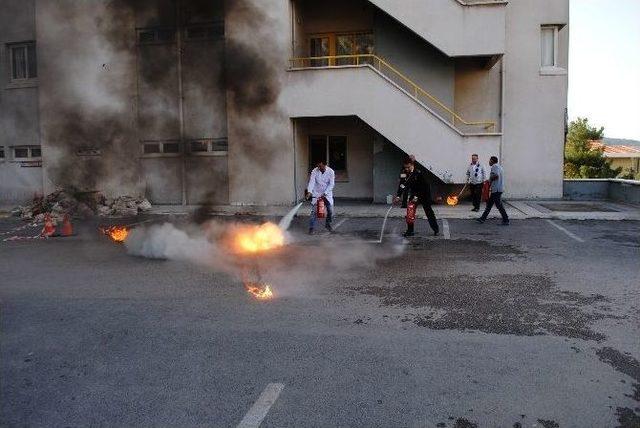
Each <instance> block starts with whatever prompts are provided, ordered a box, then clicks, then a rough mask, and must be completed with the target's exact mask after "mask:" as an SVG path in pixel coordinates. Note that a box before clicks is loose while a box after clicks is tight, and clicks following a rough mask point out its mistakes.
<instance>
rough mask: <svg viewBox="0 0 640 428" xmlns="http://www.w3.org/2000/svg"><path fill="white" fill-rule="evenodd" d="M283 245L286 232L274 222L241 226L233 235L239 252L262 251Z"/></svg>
mask: <svg viewBox="0 0 640 428" xmlns="http://www.w3.org/2000/svg"><path fill="white" fill-rule="evenodd" d="M283 245H284V234H283V233H282V230H281V229H280V228H279V227H278V226H277V225H275V224H273V223H264V224H261V225H259V226H257V225H250V226H239V227H238V229H237V230H236V233H235V235H234V236H233V247H234V249H235V250H236V252H238V253H249V254H255V253H261V252H264V251H268V250H271V249H274V248H278V247H282V246H283Z"/></svg>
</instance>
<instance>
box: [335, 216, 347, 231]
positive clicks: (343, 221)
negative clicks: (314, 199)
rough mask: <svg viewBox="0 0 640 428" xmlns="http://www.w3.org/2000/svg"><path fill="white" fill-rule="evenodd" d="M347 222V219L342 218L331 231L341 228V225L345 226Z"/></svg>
mask: <svg viewBox="0 0 640 428" xmlns="http://www.w3.org/2000/svg"><path fill="white" fill-rule="evenodd" d="M347 220H349V219H348V218H343V219H342V220H340V221H339V222H338V224H336V225H335V226H333V230H336V229H337V228H339V227H340V226H342V225H343V224H345V223H346V222H347Z"/></svg>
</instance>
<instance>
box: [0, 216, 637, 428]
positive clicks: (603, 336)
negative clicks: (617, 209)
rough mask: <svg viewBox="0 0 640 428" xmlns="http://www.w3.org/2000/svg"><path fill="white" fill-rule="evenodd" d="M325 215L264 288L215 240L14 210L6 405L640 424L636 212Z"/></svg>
mask: <svg viewBox="0 0 640 428" xmlns="http://www.w3.org/2000/svg"><path fill="white" fill-rule="evenodd" d="M166 220H168V221H174V222H176V223H177V224H178V226H179V227H182V228H184V227H185V221H186V219H185V218H184V216H182V217H181V218H164V217H163V218H159V217H158V218H151V221H150V222H149V223H147V224H145V225H141V226H139V227H145V226H148V225H149V224H151V223H154V222H162V221H166ZM273 220H277V218H274V219H273ZM127 221H128V222H134V220H133V219H129V220H127ZM216 221H217V222H219V224H218V226H219V227H222V228H224V227H225V226H226V225H228V224H229V223H233V222H237V221H243V222H257V221H262V219H257V218H253V217H250V218H243V217H241V216H235V217H225V218H221V219H217V220H216ZM307 221H308V218H304V217H299V218H296V219H295V220H294V222H293V224H292V226H291V229H290V235H289V242H290V243H289V245H287V246H286V247H285V248H283V249H280V250H277V251H274V252H273V253H272V254H269V255H268V256H265V257H261V258H257V259H256V260H254V261H252V263H253V264H255V266H253V269H255V271H256V272H257V271H259V276H260V280H261V281H265V282H269V283H270V284H271V285H272V287H273V291H274V298H273V299H272V300H268V301H258V300H256V299H255V298H253V297H252V296H250V295H249V294H248V293H247V292H246V290H245V289H244V287H243V285H242V282H241V280H240V277H239V275H237V274H236V272H235V271H234V269H231V268H230V267H229V266H226V265H225V263H226V262H225V261H224V260H223V259H222V258H220V259H215V257H216V256H215V255H211V256H210V257H211V260H210V263H208V262H206V260H207V257H209V255H208V254H204V256H206V257H199V256H202V255H203V254H199V255H198V257H196V258H197V259H198V261H197V262H195V261H190V260H189V257H185V259H174V260H156V259H148V258H143V257H139V256H133V255H130V254H128V253H127V251H126V248H125V246H123V245H121V244H116V243H113V242H111V241H110V240H109V239H108V238H107V237H105V236H103V235H100V234H99V233H98V232H97V228H96V226H97V225H96V224H95V223H91V222H87V223H83V224H80V225H77V227H76V229H77V235H76V236H74V237H71V238H55V239H48V240H39V239H33V240H26V239H25V240H13V241H3V239H6V237H10V236H18V235H19V236H30V235H33V232H35V233H36V234H37V231H36V230H35V228H34V230H29V229H28V228H27V229H25V230H21V231H19V232H15V233H13V232H11V231H12V230H13V229H14V228H16V227H17V226H19V225H20V224H21V223H18V222H17V221H16V220H13V219H0V233H4V232H9V233H4V234H3V235H0V299H1V306H0V309H1V313H0V327H1V331H2V336H1V347H0V358H1V371H0V410H1V417H0V421H1V423H2V425H3V426H96V425H100V426H216V427H224V426H257V425H258V424H261V425H260V426H263V427H282V426H310V427H311V426H318V427H327V426H362V427H370V426H379V427H395V426H403V427H404V426H407V427H474V426H478V427H518V426H521V427H533V426H537V427H545V428H546V427H556V426H559V427H616V426H624V427H634V426H639V425H638V424H639V423H640V364H639V362H638V360H640V339H639V338H640V311H639V309H640V268H639V266H640V263H639V262H640V222H638V221H563V220H558V219H528V220H513V221H512V223H511V225H510V226H508V227H501V226H499V225H498V223H499V220H497V219H492V220H489V221H488V222H487V223H485V224H483V225H480V224H477V223H475V222H474V221H472V220H465V219H447V220H444V223H443V220H440V229H441V231H444V230H445V229H447V230H448V233H446V234H441V235H440V236H437V237H434V236H431V234H430V231H429V229H428V225H427V223H426V221H419V223H418V226H417V228H416V231H417V235H418V236H417V237H415V238H412V239H410V240H404V239H402V238H401V237H400V236H399V235H400V233H401V232H402V230H403V228H404V224H403V221H402V219H399V218H392V219H389V221H388V222H387V224H386V227H385V230H384V231H381V226H382V219H381V218H341V217H338V218H336V219H335V221H334V226H335V228H336V230H335V233H333V234H329V233H327V232H325V231H322V228H319V229H318V230H319V233H318V234H316V235H313V236H309V235H307V234H306V230H307ZM125 223H126V222H125ZM191 233H193V232H191ZM380 236H382V242H381V243H379V242H378V240H379V238H380ZM167 245H169V244H167ZM203 258H204V259H205V262H204V263H203V261H202V259H203Z"/></svg>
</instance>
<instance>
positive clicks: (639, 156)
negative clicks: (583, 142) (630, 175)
mask: <svg viewBox="0 0 640 428" xmlns="http://www.w3.org/2000/svg"><path fill="white" fill-rule="evenodd" d="M629 143H632V141H631V142H628V144H610V142H609V141H607V140H606V139H605V140H603V141H594V142H593V143H592V147H596V148H601V149H603V152H602V154H603V156H604V157H605V158H607V159H609V160H610V161H611V167H612V168H614V169H615V168H622V169H623V171H624V170H627V169H632V170H633V171H635V172H638V171H640V141H637V142H636V143H637V145H632V144H629Z"/></svg>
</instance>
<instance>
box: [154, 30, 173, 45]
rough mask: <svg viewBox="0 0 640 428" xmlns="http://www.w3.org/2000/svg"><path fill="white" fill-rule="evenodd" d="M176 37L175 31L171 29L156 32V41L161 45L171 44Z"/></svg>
mask: <svg viewBox="0 0 640 428" xmlns="http://www.w3.org/2000/svg"><path fill="white" fill-rule="evenodd" d="M175 37H176V31H175V30H174V29H173V28H165V29H160V30H158V41H159V42H161V43H166V42H173V40H174V39H175Z"/></svg>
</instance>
